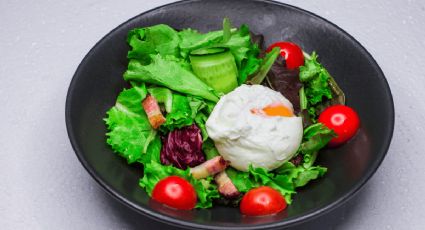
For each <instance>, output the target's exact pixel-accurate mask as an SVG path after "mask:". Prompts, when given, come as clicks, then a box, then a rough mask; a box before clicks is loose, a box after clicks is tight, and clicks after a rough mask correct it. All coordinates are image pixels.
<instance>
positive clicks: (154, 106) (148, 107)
mask: <svg viewBox="0 0 425 230" xmlns="http://www.w3.org/2000/svg"><path fill="white" fill-rule="evenodd" d="M142 106H143V109H144V110H145V112H146V114H147V115H148V119H149V123H150V124H151V126H152V127H153V128H154V129H157V128H159V126H161V125H162V124H164V122H165V117H164V116H163V115H162V113H161V109H160V108H159V105H158V101H157V100H156V99H155V98H154V97H153V96H151V95H147V96H146V98H145V99H144V100H143V101H142Z"/></svg>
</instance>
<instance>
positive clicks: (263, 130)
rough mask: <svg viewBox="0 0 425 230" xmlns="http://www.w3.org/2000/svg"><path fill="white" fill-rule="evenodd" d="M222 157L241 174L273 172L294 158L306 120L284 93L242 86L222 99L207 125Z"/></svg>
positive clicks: (259, 86) (263, 87)
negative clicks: (251, 170)
mask: <svg viewBox="0 0 425 230" xmlns="http://www.w3.org/2000/svg"><path fill="white" fill-rule="evenodd" d="M206 129H207V132H208V135H209V137H211V139H212V140H214V143H215V146H216V148H217V150H218V151H219V153H220V155H221V156H223V158H224V159H225V160H227V161H230V165H231V166H232V167H234V168H236V169H238V170H240V171H248V168H249V165H251V164H252V166H254V167H262V168H265V169H267V170H269V171H270V170H273V169H275V168H277V167H279V166H281V165H282V164H283V163H284V162H286V161H288V160H289V159H291V158H292V157H293V156H294V154H295V153H296V152H297V150H298V147H299V146H300V144H301V141H302V136H303V126H302V118H301V117H297V116H295V115H294V114H293V106H292V104H291V102H290V101H289V100H288V99H286V98H285V97H284V96H283V95H282V94H281V93H279V92H276V91H274V90H272V89H270V88H267V87H265V86H262V85H241V86H239V87H238V88H236V89H235V90H234V91H232V92H230V93H228V94H226V95H224V96H223V97H221V99H220V101H219V102H218V103H217V105H216V106H215V107H214V110H213V111H212V113H211V115H210V117H209V118H208V120H207V122H206Z"/></svg>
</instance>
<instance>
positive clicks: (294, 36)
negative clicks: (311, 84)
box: [66, 0, 394, 229]
mask: <svg viewBox="0 0 425 230" xmlns="http://www.w3.org/2000/svg"><path fill="white" fill-rule="evenodd" d="M226 16H227V17H229V18H230V19H231V21H232V22H233V24H234V25H240V24H242V23H246V24H248V25H249V26H250V28H251V30H252V31H254V32H255V33H262V34H264V35H265V42H266V45H268V44H270V43H271V42H274V41H280V40H289V41H293V42H296V43H298V44H300V45H301V46H302V48H303V49H304V50H305V51H307V52H312V51H317V53H318V54H319V59H320V61H321V63H322V64H323V65H324V66H325V67H326V68H327V69H328V70H329V72H330V73H331V74H332V75H333V76H334V78H335V79H336V81H337V82H338V83H339V85H340V86H341V88H342V89H343V90H344V92H345V93H346V97H347V104H348V105H349V106H351V107H353V108H354V109H355V110H357V112H358V113H359V115H360V118H361V122H362V125H361V128H360V131H359V133H358V134H357V136H356V137H355V138H354V139H353V140H351V141H350V142H349V143H347V144H345V145H343V146H341V147H339V148H336V149H327V150H324V151H322V152H321V153H320V156H319V159H318V163H319V164H321V165H324V166H326V167H328V168H329V172H328V173H327V174H326V176H325V177H324V178H322V179H319V180H317V181H315V182H313V183H311V184H309V185H308V186H306V187H305V188H303V189H301V190H299V191H298V194H296V195H295V199H294V202H293V204H292V205H291V206H289V207H288V208H287V209H286V210H285V211H284V212H282V213H280V214H278V215H275V216H269V217H262V218H252V217H244V216H242V215H241V214H240V213H239V210H238V209H237V208H231V207H223V206H215V207H214V208H211V209H208V210H195V211H174V210H172V209H169V208H166V207H164V206H162V205H159V204H157V203H155V202H153V201H151V200H150V199H149V197H148V196H147V194H146V193H145V191H144V190H143V189H141V188H140V187H139V186H138V180H139V178H140V177H142V168H141V166H140V165H134V166H129V165H127V163H126V162H125V161H124V160H123V159H121V158H120V157H118V156H117V155H116V154H114V153H113V152H112V150H111V149H110V148H109V146H108V145H106V143H105V133H106V127H105V124H104V122H103V120H102V118H104V117H105V112H106V111H107V110H108V109H109V108H110V107H111V106H113V105H114V103H115V99H116V97H117V95H118V93H119V92H120V91H121V90H122V89H123V88H124V87H125V86H126V83H125V82H124V80H123V78H122V74H123V72H124V71H125V70H126V66H127V59H126V53H127V51H128V49H129V47H128V45H127V44H126V35H127V32H128V31H129V30H130V29H132V28H135V27H144V26H151V25H155V24H159V23H164V24H168V25H170V26H172V27H174V28H176V29H182V28H188V27H191V28H195V29H198V30H200V31H204V32H206V31H210V30H215V29H220V28H221V23H222V19H223V17H226ZM66 125H67V129H68V135H69V138H70V140H71V143H72V146H73V148H74V150H75V152H76V154H77V156H78V158H79V160H80V161H81V163H82V164H83V165H84V167H85V168H86V169H87V171H88V172H89V173H90V174H91V175H92V176H93V178H94V179H95V180H96V181H97V182H99V184H100V185H102V187H103V188H105V190H106V191H107V192H109V193H110V194H112V195H113V196H114V197H116V198H117V199H118V200H120V201H122V202H123V203H125V204H127V205H128V206H130V207H132V208H134V209H136V210H137V211H139V212H140V213H141V214H144V215H147V216H149V217H152V218H153V219H156V220H159V221H162V222H166V223H169V224H173V225H177V226H184V227H192V228H211V229H232V228H233V229H241V228H244V229H245V228H249V229H258V228H270V227H282V226H290V225H293V224H296V223H300V222H303V221H306V220H308V219H310V218H312V217H315V216H318V215H320V214H323V213H326V212H328V211H330V210H332V209H334V208H336V207H338V206H340V205H341V204H342V203H344V202H345V201H347V200H348V199H349V198H350V197H352V196H353V195H354V194H355V193H356V192H357V191H359V189H360V188H361V187H362V186H363V185H364V184H365V183H366V181H367V180H368V179H369V178H370V177H371V176H372V175H373V173H374V172H375V171H376V169H377V168H378V167H379V165H380V163H381V162H382V160H383V159H384V156H385V154H386V152H387V150H388V147H389V145H390V142H391V137H392V133H393V127H394V107H393V101H392V96H391V92H390V89H389V87H388V83H387V82H386V80H385V77H384V75H383V73H382V71H381V69H380V68H379V66H378V65H377V63H376V62H375V60H374V59H373V58H372V57H371V55H370V54H369V53H368V52H367V51H366V50H365V49H364V48H363V47H362V46H361V45H360V44H359V43H358V42H357V41H356V40H355V39H354V38H353V37H351V36H350V35H348V34H347V33H346V32H344V31H343V30H342V29H340V28H338V27H337V26H336V25H334V24H332V23H330V22H328V21H326V20H325V19H323V18H321V17H319V16H317V15H314V14H312V13H309V12H306V11H304V10H302V9H299V8H296V7H293V6H288V5H285V4H281V3H276V2H269V1H242V0H240V1H239V0H238V1H225V0H220V1H184V2H177V3H173V4H169V5H166V6H162V7H159V8H156V9H153V10H151V11H148V12H146V13H143V14H141V15H139V16H136V17H134V18H132V19H130V20H129V21H127V22H125V23H124V24H122V25H120V26H118V27H117V28H116V29H114V30H113V31H111V32H110V33H109V34H108V35H106V36H105V37H104V38H103V39H102V40H101V41H99V42H98V43H97V44H96V46H95V47H94V48H93V49H92V50H91V51H90V52H89V53H88V54H87V56H86V57H85V58H84V60H83V61H82V62H81V64H80V66H79V67H78V69H77V71H76V73H75V75H74V78H73V79H72V82H71V85H70V87H69V91H68V96H67V101H66Z"/></svg>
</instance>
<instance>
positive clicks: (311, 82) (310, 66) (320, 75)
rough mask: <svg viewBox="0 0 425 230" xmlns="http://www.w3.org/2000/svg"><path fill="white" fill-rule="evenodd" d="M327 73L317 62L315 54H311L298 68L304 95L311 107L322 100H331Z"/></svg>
mask: <svg viewBox="0 0 425 230" xmlns="http://www.w3.org/2000/svg"><path fill="white" fill-rule="evenodd" d="M329 79H330V75H329V73H328V71H326V69H325V68H324V67H323V66H322V65H321V64H320V63H319V62H318V61H317V54H316V53H313V54H312V55H311V58H310V59H306V60H305V65H304V66H301V67H300V80H301V82H303V83H304V85H305V94H306V95H307V100H308V102H309V103H310V104H311V105H316V104H317V103H320V102H322V101H323V98H327V99H332V91H331V88H330V87H329V84H328V81H329Z"/></svg>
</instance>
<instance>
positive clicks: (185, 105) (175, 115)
mask: <svg viewBox="0 0 425 230" xmlns="http://www.w3.org/2000/svg"><path fill="white" fill-rule="evenodd" d="M172 101H173V102H172V105H171V111H170V112H169V113H167V115H166V117H165V120H166V121H165V123H164V124H162V125H161V127H160V130H161V131H162V132H163V133H168V132H170V131H173V130H174V129H180V128H183V127H185V126H188V125H191V124H193V118H192V116H191V114H192V110H191V108H190V106H189V100H188V98H187V97H186V96H183V95H180V94H177V93H174V94H173V99H172Z"/></svg>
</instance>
